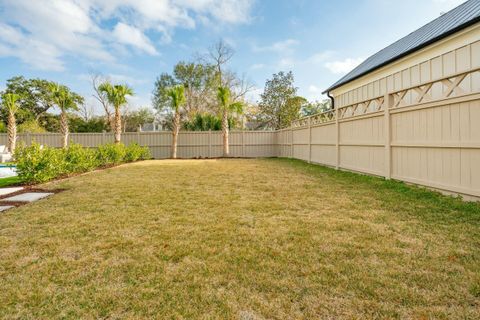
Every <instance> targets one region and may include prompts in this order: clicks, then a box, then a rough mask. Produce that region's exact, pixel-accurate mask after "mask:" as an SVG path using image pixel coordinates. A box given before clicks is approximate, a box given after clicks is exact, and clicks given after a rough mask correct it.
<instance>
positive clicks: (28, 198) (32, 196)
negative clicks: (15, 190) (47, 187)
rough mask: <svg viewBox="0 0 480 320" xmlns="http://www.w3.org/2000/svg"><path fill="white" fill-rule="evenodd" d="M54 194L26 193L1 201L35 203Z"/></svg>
mask: <svg viewBox="0 0 480 320" xmlns="http://www.w3.org/2000/svg"><path fill="white" fill-rule="evenodd" d="M52 194H53V193H51V192H26V193H22V194H19V195H16V196H13V197H10V198H5V199H2V200H0V201H19V202H33V201H37V200H40V199H42V198H46V197H48V196H50V195H52Z"/></svg>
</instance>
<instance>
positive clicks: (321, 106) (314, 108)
mask: <svg viewBox="0 0 480 320" xmlns="http://www.w3.org/2000/svg"><path fill="white" fill-rule="evenodd" d="M331 105H332V103H331V100H330V99H325V100H323V101H314V102H307V103H305V104H303V105H302V108H301V111H300V112H301V114H302V116H304V117H306V116H311V115H314V114H317V113H322V112H325V111H327V110H329V109H331Z"/></svg>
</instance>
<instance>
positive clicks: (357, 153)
mask: <svg viewBox="0 0 480 320" xmlns="http://www.w3.org/2000/svg"><path fill="white" fill-rule="evenodd" d="M389 87H390V86H389ZM70 138H71V140H72V141H73V142H76V143H80V144H82V145H84V146H88V147H95V146H98V145H99V144H102V143H107V142H113V136H112V134H102V133H76V134H71V135H70ZM18 139H19V140H20V141H25V142H26V143H30V142H32V141H37V142H38V143H40V144H44V145H51V146H57V147H58V146H60V142H61V137H60V135H59V134H55V133H46V134H21V135H19V138H18ZM122 141H123V142H125V143H127V144H128V143H131V142H137V143H139V144H140V145H144V146H148V147H149V148H150V150H151V152H152V155H153V156H154V157H155V158H157V159H163V158H168V157H169V155H170V144H171V133H170V132H149V133H147V132H145V133H125V134H123V135H122ZM0 144H6V135H5V134H2V135H0ZM230 149H231V156H233V157H288V158H296V159H303V160H305V161H308V162H313V163H319V164H323V165H327V166H331V167H334V168H337V169H343V170H350V171H356V172H361V173H367V174H372V175H377V176H383V177H385V178H387V179H390V178H393V179H398V180H402V181H406V182H411V183H415V184H420V185H424V186H428V187H432V188H436V189H439V190H443V191H448V192H453V193H459V194H463V195H467V196H471V197H476V198H477V199H480V68H476V69H472V70H470V71H466V72H462V73H457V74H451V75H450V76H448V77H443V78H440V79H437V80H434V81H429V82H423V83H421V84H418V85H416V86H412V87H407V88H403V89H401V90H397V91H392V92H389V93H387V94H385V95H382V96H377V97H375V98H373V99H369V100H365V101H362V102H357V103H354V104H349V105H345V106H342V107H339V108H337V109H336V110H332V111H328V112H325V113H321V114H317V115H314V116H311V117H307V118H303V119H300V120H298V121H296V122H295V123H294V125H293V126H292V127H291V128H288V129H284V130H279V131H237V132H231V134H230ZM221 155H222V133H221V132H181V133H180V136H179V141H178V156H179V157H180V158H200V157H201V158H213V157H220V156H221Z"/></svg>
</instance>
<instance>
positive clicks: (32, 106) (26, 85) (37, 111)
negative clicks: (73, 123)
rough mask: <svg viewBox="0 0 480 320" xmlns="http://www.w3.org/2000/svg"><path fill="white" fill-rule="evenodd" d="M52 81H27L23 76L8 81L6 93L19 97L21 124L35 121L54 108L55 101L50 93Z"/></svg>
mask: <svg viewBox="0 0 480 320" xmlns="http://www.w3.org/2000/svg"><path fill="white" fill-rule="evenodd" d="M51 85H52V82H51V81H48V80H43V79H25V78H24V77H23V76H18V77H13V78H11V79H8V80H7V87H6V89H5V93H14V94H17V95H18V96H19V99H18V105H19V111H18V115H19V116H20V117H19V119H18V120H19V122H20V123H22V122H24V121H27V120H30V119H35V120H38V119H39V118H40V116H41V115H42V114H44V113H46V112H47V111H48V110H49V109H50V108H52V107H53V105H54V101H53V97H52V94H51V91H50V86H51Z"/></svg>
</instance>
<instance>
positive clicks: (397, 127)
mask: <svg viewBox="0 0 480 320" xmlns="http://www.w3.org/2000/svg"><path fill="white" fill-rule="evenodd" d="M420 58H422V59H423V60H422V59H420ZM331 94H333V96H334V97H335V104H336V108H337V110H336V111H335V117H333V118H332V117H330V118H328V119H325V117H324V118H322V120H321V121H320V122H318V121H317V122H316V123H315V124H312V121H314V120H315V119H316V117H317V116H313V117H310V118H305V119H301V120H299V121H297V122H295V123H294V127H293V128H292V130H293V133H294V137H295V139H294V141H293V146H292V149H293V150H294V152H293V157H295V158H298V159H304V160H307V161H310V162H317V163H321V164H325V165H329V166H334V167H336V168H339V169H347V170H352V171H358V172H363V173H368V174H373V175H379V176H385V177H386V178H394V179H398V180H402V181H406V182H412V183H416V184H420V185H425V186H429V187H433V188H436V189H439V190H444V191H448V192H454V193H459V194H463V195H467V196H471V197H475V198H477V199H480V24H478V25H477V26H475V27H473V28H470V29H469V30H467V31H465V32H464V33H461V34H458V35H454V36H452V37H450V38H449V39H447V40H445V41H444V42H442V43H440V44H435V45H432V47H430V48H426V49H424V50H423V51H422V52H419V53H415V54H413V55H412V56H409V57H407V58H404V59H403V60H402V61H400V62H396V63H394V64H392V65H389V66H386V67H384V68H383V69H381V70H379V71H375V72H372V73H371V74H368V75H366V76H364V77H362V78H360V79H357V80H354V81H352V82H351V83H348V84H345V85H343V86H342V87H339V88H337V89H335V90H333V91H332V92H331ZM309 132H311V137H310V140H308V138H309V135H308V133H309ZM283 134H285V133H283ZM285 153H288V152H285Z"/></svg>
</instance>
